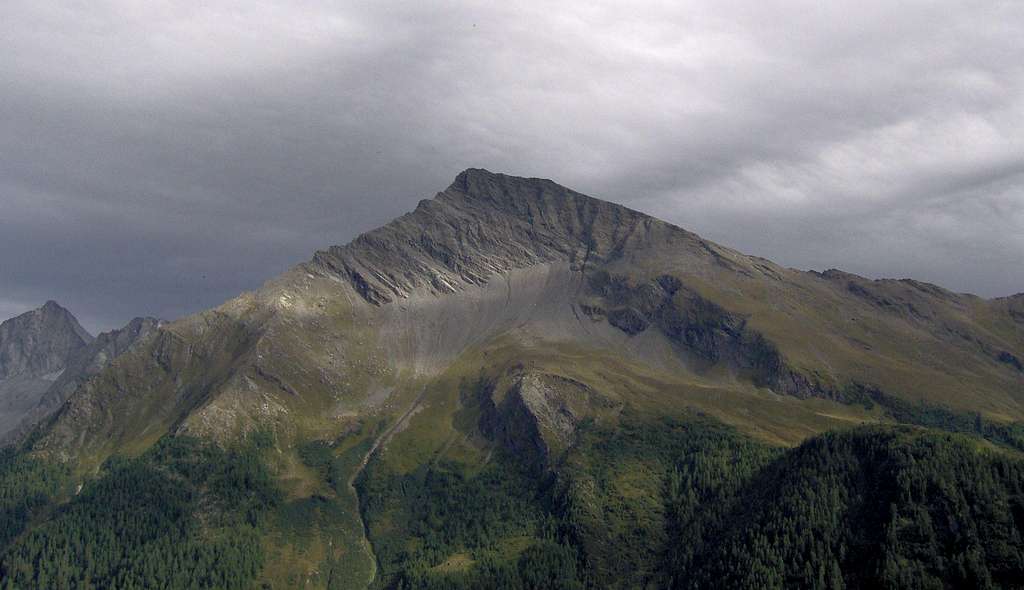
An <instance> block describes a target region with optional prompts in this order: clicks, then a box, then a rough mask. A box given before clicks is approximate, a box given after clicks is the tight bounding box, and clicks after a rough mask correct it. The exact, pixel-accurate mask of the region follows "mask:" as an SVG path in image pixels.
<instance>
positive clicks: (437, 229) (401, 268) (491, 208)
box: [309, 168, 713, 305]
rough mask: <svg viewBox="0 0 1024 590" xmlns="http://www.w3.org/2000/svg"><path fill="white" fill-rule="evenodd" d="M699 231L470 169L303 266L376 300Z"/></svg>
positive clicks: (603, 256)
mask: <svg viewBox="0 0 1024 590" xmlns="http://www.w3.org/2000/svg"><path fill="white" fill-rule="evenodd" d="M659 240H660V241H665V242H668V241H686V242H691V243H693V244H696V245H700V246H701V247H704V248H707V249H708V250H711V249H712V248H713V246H712V245H711V244H710V243H708V242H704V241H703V240H701V239H700V238H699V237H698V236H696V235H695V234H692V233H689V232H687V231H685V230H683V229H681V228H678V227H676V226H673V225H671V224H668V223H665V222H663V221H660V220H658V219H655V218H653V217H650V216H648V215H645V214H643V213H640V212H638V211H634V210H632V209H629V208H627V207H623V206H621V205H616V204H613V203H610V202H607V201H602V200H599V199H595V198H592V197H588V196H586V195H583V194H580V193H577V192H575V191H573V190H570V189H568V188H565V187H563V186H560V185H558V184H556V183H554V182H552V181H550V180H546V179H538V178H520V177H515V176H508V175H505V174H495V173H491V172H488V171H487V170H483V169H475V168H471V169H468V170H465V171H464V172H462V173H460V174H459V175H458V176H457V177H456V178H455V181H454V182H452V184H451V185H450V186H449V187H448V188H447V189H445V190H444V191H442V192H440V193H438V194H437V196H436V197H434V199H432V200H423V201H421V202H420V203H419V206H417V207H416V209H415V210H414V211H412V212H411V213H408V214H406V215H403V216H402V217H400V218H398V219H396V220H395V221H392V222H391V223H389V224H387V225H385V226H384V227H381V228H379V229H376V230H373V231H370V232H368V233H365V234H363V235H361V236H359V237H357V238H356V239H355V240H353V241H352V242H350V243H349V244H347V245H345V246H335V247H332V248H330V249H328V250H325V251H321V252H318V253H317V254H316V256H315V257H314V258H313V261H312V262H311V263H310V264H309V268H310V269H312V270H314V271H316V272H320V273H325V274H328V275H333V276H337V277H341V278H344V279H345V280H347V281H349V282H350V283H351V284H352V286H353V287H354V288H355V289H356V290H357V291H358V292H359V294H360V295H361V296H362V297H363V298H364V299H366V300H367V301H368V302H370V303H373V304H375V305H380V304H384V303H389V302H391V301H393V300H395V299H396V298H404V297H408V296H409V295H410V294H411V293H412V292H413V291H414V290H416V289H417V288H421V287H422V288H424V289H426V290H428V291H429V292H431V293H433V294H435V295H438V294H443V293H452V292H455V291H458V290H461V289H463V288H465V287H466V286H468V285H481V284H484V283H486V282H487V281H488V280H489V279H490V278H491V277H493V276H494V275H496V274H501V273H505V272H508V271H510V270H513V269H517V268H526V267H529V266H532V265H536V264H541V263H551V262H556V261H563V262H568V263H570V264H572V265H574V266H575V267H576V268H577V269H581V268H583V267H585V266H586V264H587V263H588V262H590V263H592V264H597V263H601V262H607V261H609V260H611V259H614V258H615V257H619V256H622V255H623V253H624V252H626V251H629V250H637V249H643V248H646V247H650V246H651V245H652V244H653V243H655V242H657V241H659Z"/></svg>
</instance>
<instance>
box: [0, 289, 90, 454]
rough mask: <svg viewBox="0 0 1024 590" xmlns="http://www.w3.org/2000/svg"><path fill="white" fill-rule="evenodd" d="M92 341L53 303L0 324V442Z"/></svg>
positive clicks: (73, 319)
mask: <svg viewBox="0 0 1024 590" xmlns="http://www.w3.org/2000/svg"><path fill="white" fill-rule="evenodd" d="M90 341H92V336H90V335H89V333H88V332H86V331H85V329H83V328H82V326H81V325H79V323H78V320H77V319H75V316H73V315H71V312H69V311H68V310H66V309H64V308H63V307H61V306H60V305H58V304H57V303H56V302H54V301H47V302H46V304H45V305H43V306H42V307H40V308H39V309H35V310H32V311H30V312H27V313H24V314H22V315H19V316H17V317H15V318H11V319H9V320H7V321H5V322H4V323H2V324H0V437H2V436H3V435H4V434H5V433H7V432H8V431H10V430H11V429H12V428H13V427H14V426H15V425H16V424H17V423H18V422H19V421H20V420H21V419H22V417H24V415H25V414H26V413H27V412H28V411H29V410H30V409H31V408H33V407H35V405H36V404H37V403H38V402H39V399H40V398H41V397H42V396H43V394H45V393H46V391H47V390H48V389H49V388H50V387H51V386H52V385H53V383H54V380H56V379H58V378H59V377H60V376H61V375H62V372H63V371H64V370H65V368H66V367H67V364H68V363H69V362H70V360H71V359H72V358H73V357H74V356H75V354H77V353H78V352H80V351H82V350H83V349H85V347H86V346H88V344H89V342H90Z"/></svg>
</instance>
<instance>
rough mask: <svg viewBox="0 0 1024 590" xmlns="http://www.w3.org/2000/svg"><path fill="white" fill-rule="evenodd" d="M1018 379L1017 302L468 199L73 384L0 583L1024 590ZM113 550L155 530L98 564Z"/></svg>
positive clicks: (572, 204)
mask: <svg viewBox="0 0 1024 590" xmlns="http://www.w3.org/2000/svg"><path fill="white" fill-rule="evenodd" d="M1021 359H1024V306H1022V302H1021V299H1020V297H1019V296H1018V297H1013V298H1005V299H999V300H984V299H981V298H978V297H974V296H970V295H961V294H954V293H950V292H947V291H944V290H942V289H940V288H938V287H935V286H932V285H926V284H922V283H918V282H914V281H870V280H867V279H864V278H861V277H856V276H854V275H848V274H845V273H841V272H839V271H828V272H825V273H813V272H801V271H796V270H793V269H786V268H782V267H780V266H778V265H775V264H773V263H771V262H769V261H766V260H763V259H760V258H756V257H751V256H746V255H743V254H740V253H738V252H735V251H733V250H730V249H728V248H724V247H722V246H719V245H717V244H713V243H711V242H708V241H706V240H703V239H701V238H700V237H699V236H696V235H694V234H692V233H689V232H687V231H685V230H682V229H680V228H678V227H675V226H672V225H670V224H667V223H664V222H661V221H659V220H656V219H653V218H650V217H648V216H645V215H643V214H641V213H638V212H635V211H631V210H629V209H626V208H624V207H620V206H617V205H614V204H611V203H607V202H604V201H599V200H596V199H591V198H589V197H586V196H583V195H580V194H578V193H575V192H573V191H570V190H568V189H565V188H563V187H560V186H558V185H556V184H554V183H552V182H550V181H545V180H538V179H524V178H517V177H510V176H504V175H497V174H491V173H489V172H486V171H482V170H467V171H466V172H464V173H462V174H460V175H459V177H458V178H457V179H456V181H455V182H454V183H453V184H452V185H451V186H450V187H449V188H448V189H446V190H445V191H443V192H441V193H439V194H438V195H437V197H435V198H434V199H433V200H427V201H423V202H421V203H420V205H419V206H418V207H417V208H416V210H415V211H413V212H411V213H409V214H407V215H405V216H403V217H401V218H399V219H397V220H395V221H394V222H392V223H391V224H389V225H387V226H385V227H383V228H380V229H378V230H375V231H373V232H369V233H367V234H364V235H363V236H360V237H359V238H357V239H356V240H354V241H353V242H351V243H350V244H348V245H346V246H341V247H333V248H330V249H329V250H326V251H323V252H319V253H317V255H316V256H315V257H314V258H313V260H311V261H310V262H308V263H305V264H302V265H299V266H297V267H295V268H294V269H292V270H290V271H288V272H287V273H285V274H284V275H282V276H280V277H278V278H276V279H274V280H272V281H270V282H268V283H267V284H266V285H265V286H264V287H263V288H261V289H260V290H258V291H255V292H252V293H246V294H243V295H241V296H240V297H238V298H237V299H235V300H232V301H229V302H227V303H225V304H224V305H223V306H221V307H219V308H217V309H215V310H210V311H208V312H204V313H201V314H198V315H196V316H192V317H189V318H184V319H182V320H178V321H176V322H172V323H170V324H166V325H163V326H161V327H160V328H159V329H158V330H157V332H156V333H155V334H154V335H153V336H151V337H149V338H147V339H146V340H145V341H144V342H142V343H140V344H139V345H138V346H136V347H135V348H133V349H132V350H130V351H128V352H126V353H125V354H123V355H121V356H119V357H118V358H117V359H115V360H114V361H113V362H112V363H111V365H110V366H109V367H108V368H107V369H105V370H104V371H102V372H101V373H100V374H98V375H96V376H95V377H93V378H91V379H89V380H88V381H87V382H85V383H84V384H83V385H82V386H81V387H79V388H78V389H77V390H76V391H75V392H74V393H73V394H72V395H71V397H70V398H69V400H68V402H67V403H66V404H65V405H64V406H63V407H62V408H61V410H60V411H59V412H58V413H57V414H56V415H54V416H53V417H52V418H51V419H49V420H48V421H47V422H46V423H45V424H42V425H41V426H40V427H39V428H38V429H37V430H36V432H35V433H33V435H32V437H30V438H29V439H28V440H24V441H22V443H21V445H20V447H19V449H18V450H17V451H16V452H13V451H12V452H9V454H8V455H5V458H4V466H3V469H2V470H0V480H2V486H0V490H2V494H3V495H2V496H0V499H2V501H3V502H2V504H0V506H2V509H3V511H4V512H3V518H4V521H5V522H10V523H14V525H12V526H13V527H14V528H12V529H10V530H11V531H12V532H9V533H8V535H7V538H6V540H5V541H4V547H3V550H2V551H3V553H2V555H3V557H2V560H3V561H2V564H3V565H2V568H3V569H2V570H0V571H2V572H4V574H3V575H4V583H6V584H9V585H13V587H24V586H26V585H27V586H29V587H31V586H32V585H33V584H38V583H39V579H38V577H37V578H31V577H30V576H39V575H44V576H48V577H47V578H46V579H45V580H44V581H51V580H60V582H59V583H60V584H64V585H66V586H68V587H90V586H89V585H90V584H91V585H93V586H104V585H106V586H117V587H130V586H131V584H135V585H139V584H152V585H156V586H165V587H173V585H174V584H191V585H193V586H199V587H225V586H232V587H261V586H262V587H270V588H366V587H373V588H397V587H403V588H463V587H466V588H469V587H474V588H479V587H508V588H559V587H561V588H591V587H593V588H606V587H609V588H637V587H641V588H642V587H650V588H664V587H677V588H684V587H685V588H691V587H707V586H708V585H710V584H711V581H713V580H719V579H727V580H730V583H731V585H732V586H735V587H750V588H755V587H757V588H762V587H813V588H833V587H853V588H858V587H860V588H869V587H906V588H911V587H915V588H916V587H922V588H924V587H950V588H952V587H964V585H965V584H966V585H974V586H977V587H986V586H989V587H1019V586H1020V585H1021V581H1020V578H1019V572H1020V571H1022V570H1024V566H1022V564H1021V552H1022V551H1024V546H1022V543H1021V527H1022V524H1024V522H1022V516H1021V505H1022V504H1021V493H1022V492H1021V480H1020V475H1019V474H1020V469H1021V467H1020V463H1019V459H1018V456H1019V453H1020V451H1021V450H1024V436H1022V434H1021V433H1022V430H1021V427H1020V426H1019V424H1018V423H1019V422H1020V421H1022V420H1024V405H1022V401H1024V400H1022V397H1024V368H1022V366H1021ZM898 424H904V425H905V426H898ZM951 433H955V434H951ZM253 441H256V442H253ZM179 445H194V449H201V452H199V451H196V452H195V457H197V459H196V461H198V462H199V463H202V464H207V463H208V464H209V465H208V466H207V467H203V468H202V469H200V468H199V466H198V465H192V464H191V463H189V462H187V461H186V462H183V461H182V460H179V459H175V457H177V456H178V455H176V454H175V452H174V451H173V450H174V449H176V448H179V447H178V446H179ZM189 448H193V447H189ZM233 462H240V463H241V464H242V465H243V470H242V472H241V473H235V472H231V473H232V474H230V475H229V474H225V473H224V472H225V470H227V467H226V464H229V463H233ZM228 471H230V470H228ZM5 474H6V475H5ZM172 482H173V483H174V484H175V485H176V486H178V487H179V488H180V489H179V490H178V492H176V493H175V494H171V495H168V496H167V497H166V498H164V497H162V496H161V495H160V494H154V493H151V491H152V490H154V489H163V488H164V487H166V486H169V485H170V483H172ZM79 485H81V486H82V487H81V491H80V493H77V494H76V491H77V490H78V489H79V488H78V486H79ZM129 498H134V500H132V501H129ZM239 498H241V499H244V501H229V499H233V500H237V499H239ZM111 507H118V509H117V510H114V511H112V509H111ZM122 513H124V514H125V515H126V516H124V517H122V516H119V515H120V514H122ZM126 519H128V520H126ZM130 519H136V520H130ZM126 522H144V523H153V524H154V526H156V525H159V526H158V527H157V528H158V529H159V531H162V532H159V534H157V533H153V534H150V532H151V531H149V529H147V528H146V527H138V528H139V531H137V534H136V535H135V536H131V535H127V536H125V535H122V536H119V537H117V538H115V539H112V540H111V539H107V538H106V537H103V535H105V534H107V533H104V531H109V530H121V529H119V528H118V527H124V526H125V525H126ZM15 529H16V532H14V531H15ZM45 539H52V541H51V542H43V540H45ZM115 541H116V542H115ZM86 546H89V547H93V548H95V550H100V553H101V554H100V555H98V556H97V555H95V554H90V556H89V557H88V560H91V561H88V560H86V558H85V557H82V555H80V553H79V552H78V551H77V549H78V548H81V549H82V551H84V548H85V547H86ZM69 548H76V550H71V549H69ZM164 548H166V550H165V549H164ZM157 549H159V550H157ZM89 551H93V549H90V550H89ZM147 552H148V553H147ZM218 552H219V553H218ZM147 554H149V555H153V556H154V557H152V558H150V559H149V560H148V561H147V559H145V558H144V556H145V555H147ZM211 555H213V556H216V555H221V556H229V557H230V558H229V557H223V558H217V559H216V560H214V561H218V562H221V563H226V564H230V568H228V569H223V568H222V569H216V568H214V569H213V570H211V569H210V567H213V566H211V565H210V564H211V563H212V562H211V559H212V558H211ZM83 560H85V561H83ZM114 562H118V563H129V564H135V565H132V566H131V567H130V568H129V569H127V570H124V571H125V572H127V573H125V574H124V576H127V577H123V578H114V577H111V576H113V575H114V574H112V573H111V572H112V571H113V570H112V569H111V566H110V564H111V563H114ZM168 563H173V564H175V565H174V567H169V566H168V565H167V564H168ZM858 563H859V564H868V565H866V566H863V567H860V566H858V565H857V564H858ZM89 564H92V565H89ZM218 567H219V566H218ZM188 572H192V573H188ZM146 576H149V577H146ZM183 576H184V577H183ZM188 576H192V577H188ZM140 580H144V581H143V582H140Z"/></svg>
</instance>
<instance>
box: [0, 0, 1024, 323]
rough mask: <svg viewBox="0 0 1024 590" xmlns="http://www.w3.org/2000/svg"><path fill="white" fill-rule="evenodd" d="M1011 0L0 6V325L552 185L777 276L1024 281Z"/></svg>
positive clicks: (996, 288)
mask: <svg viewBox="0 0 1024 590" xmlns="http://www.w3.org/2000/svg"><path fill="white" fill-rule="evenodd" d="M1022 55H1024V4H1022V3H1020V2H1015V1H1006V2H999V1H986V2H931V1H929V2H901V3H892V2H865V1H859V2H838V1H837V2H818V1H813V2H811V1H807V2H803V1H790V2H780V3H776V2H753V1H744V2H728V1H726V2H722V1H721V0H716V1H706V2H705V1H699V2H655V1H631V2H620V3H613V2H600V1H598V2H595V1H587V2H560V3H550V2H514V3H484V2H387V1H382V2H359V3H354V2H353V3H339V2H297V1H295V0H287V1H285V0H281V1H263V2H256V1H246V2H241V1H238V2H217V1H214V2H185V1H177V2H175V1H170V0H165V1H153V2H136V1H134V0H123V1H104V0H96V1H92V2H35V1H22V0H7V1H6V2H4V3H3V5H2V6H0V316H3V317H6V316H9V315H13V314H14V313H17V312H20V311H24V310H26V309H28V308H31V307H35V306H38V305H39V304H41V303H42V302H43V301H45V300H46V299H56V300H58V301H60V302H62V303H63V304H65V305H66V306H68V307H69V308H70V309H71V310H72V311H73V312H75V313H76V314H77V315H79V317H81V318H82V319H83V322H84V323H85V324H86V326H87V327H88V328H90V329H92V330H94V331H95V330H97V329H107V328H111V327H114V326H116V325H119V324H122V323H124V322H125V321H127V320H128V319H129V318H130V317H132V316H135V315H157V316H161V317H164V318H174V317H178V316H180V315H183V314H186V313H189V312H193V311H197V310H199V309H203V308H206V307H211V306H214V305H217V304H218V303H220V302H222V301H224V300H225V299H228V298H230V297H232V296H234V295H236V294H238V293H239V292H241V291H244V290H247V289H252V288H255V287H257V286H258V285H259V284H261V283H262V282H263V281H264V280H266V279H268V278H270V277H272V276H273V275H274V274H276V273H278V272H280V271H282V270H284V269H286V268H287V267H288V266H290V265H292V264H294V263H296V262H299V261H302V260H305V259H307V258H309V256H311V254H312V252H313V251H314V250H316V249H318V248H323V247H326V246H328V245H331V244H338V243H344V242H346V241H348V240H349V239H351V238H352V237H354V236H355V235H356V234H358V233H359V232H361V231H365V230H368V229H371V228H373V227H375V226H377V225H380V224H381V223H383V222H386V221H387V220H389V219H390V218H392V217H394V216H397V215H398V214H400V213H402V212H404V211H406V210H408V209H410V208H412V207H413V206H414V205H415V203H416V201H418V200H419V199H421V198H425V197H429V196H431V195H432V194H433V193H434V192H436V191H438V190H441V189H443V188H444V187H445V186H447V184H448V183H449V182H450V181H451V179H452V178H453V177H454V176H455V174H457V173H458V172H459V171H460V170H462V169H464V168H467V167H471V166H478V167H485V168H489V169H491V170H495V171H502V172H508V173H511V174H520V175H527V176H541V177H547V178H552V179H554V180H556V181H558V182H560V183H562V184H565V185H568V186H571V187H573V188H575V189H577V190H580V191H582V192H586V193H588V194H592V195H594V196H597V197H601V198H606V199H609V200H613V201H616V202H620V203H623V204H625V205H628V206H631V207H634V208H637V209H640V210H643V211H646V212H649V213H651V214H654V215H657V216H659V217H662V218H664V219H667V220H670V221H673V222H675V223H678V224H679V225H682V226H684V227H686V228H688V229H691V230H693V231H696V232H698V233H700V234H702V235H704V236H705V237H708V238H710V239H713V240H715V241H718V242H721V243H723V244H725V245H729V246H733V247H736V248H738V249H740V250H743V251H747V252H749V253H753V254H758V255H761V256H765V257H768V258H772V259H775V260H777V261H778V262H781V263H783V264H787V265H791V266H795V267H798V268H815V269H824V268H828V267H839V268H843V269H846V270H850V271H853V272H858V273H861V274H865V275H868V276H872V277H879V276H914V277H915V278H920V279H923V280H929V281H933V282H936V283H938V284H940V285H943V286H946V287H948V288H951V289H955V290H958V291H970V292H976V293H979V294H982V295H986V296H996V295H1007V294H1010V293H1013V292H1017V291H1022V290H1024V270H1022V269H1024V59H1021V56H1022Z"/></svg>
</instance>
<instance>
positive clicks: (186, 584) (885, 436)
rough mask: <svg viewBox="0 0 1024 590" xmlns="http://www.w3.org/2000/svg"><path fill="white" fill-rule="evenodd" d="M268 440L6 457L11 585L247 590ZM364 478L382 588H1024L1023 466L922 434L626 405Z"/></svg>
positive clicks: (269, 507) (317, 456)
mask: <svg viewBox="0 0 1024 590" xmlns="http://www.w3.org/2000/svg"><path fill="white" fill-rule="evenodd" d="M272 445H273V441H272V438H271V437H270V436H269V435H255V436H251V437H249V439H247V440H246V442H245V443H244V444H240V445H238V446H236V447H233V448H228V449H224V448H221V447H219V446H217V445H215V444H212V443H207V442H202V441H200V440H198V439H195V438H190V437H187V436H179V437H167V438H164V439H163V440H161V441H160V442H159V443H158V444H157V445H155V446H154V447H153V448H151V449H150V450H148V451H146V452H145V453H143V454H142V455H141V456H138V457H135V458H121V457H115V458H112V459H110V460H108V461H107V462H106V463H105V464H104V465H103V467H102V469H101V471H100V473H99V474H98V475H97V476H96V477H94V478H93V479H91V480H89V481H87V482H86V483H85V484H84V485H83V486H82V488H81V490H77V493H75V492H76V490H72V489H69V487H68V486H69V485H70V482H71V479H70V478H69V473H68V472H67V471H66V470H65V469H64V468H62V467H60V466H59V465H58V464H55V463H52V462H48V461H45V460H42V459H38V458H34V457H31V456H27V455H24V454H20V453H17V452H15V451H11V450H8V451H5V452H4V453H3V455H2V461H3V462H2V465H0V500H2V515H0V517H2V519H3V522H4V527H3V533H4V537H3V539H2V542H3V550H2V556H0V575H2V577H3V584H4V588H140V589H141V588H249V587H254V586H255V585H257V583H258V580H259V579H260V571H261V568H262V567H263V565H264V562H263V559H264V555H263V551H264V549H263V546H262V545H261V540H260V539H261V534H262V532H263V530H264V527H265V525H266V521H267V518H268V516H269V515H271V514H272V513H273V512H274V511H275V510H276V509H277V508H278V507H279V506H280V505H281V502H282V496H281V492H280V490H279V489H278V486H277V483H276V481H275V479H274V477H273V476H272V474H271V473H270V472H269V471H268V469H267V466H266V462H265V460H264V455H265V453H267V452H268V450H269V449H270V448H271V447H272ZM303 456H304V458H305V460H306V461H308V462H309V463H310V464H311V465H313V466H316V467H318V468H321V469H323V470H324V473H328V474H329V472H330V462H331V460H332V459H331V458H330V457H329V456H327V455H325V454H323V453H318V452H316V451H315V450H313V451H311V450H309V449H307V450H306V451H305V452H304V453H303ZM356 485H357V486H358V488H359V497H360V498H362V499H363V500H362V506H361V510H362V512H363V515H364V518H365V520H366V523H367V531H368V535H369V538H370V540H371V541H372V543H373V547H374V550H375V553H376V557H377V560H378V564H379V571H378V575H377V577H376V581H375V583H374V584H375V586H376V587H380V588H402V589H411V588H427V589H435V588H436V589H452V590H454V589H462V588H467V589H468V588H510V589H524V590H525V589H537V590H540V589H557V588H564V589H583V588H677V589H698V588H710V587H719V586H720V587H728V588H750V589H755V588H820V589H839V588H907V589H911V588H914V589H917V588H920V589H931V588H936V589H939V588H949V589H953V588H1020V587H1024V537H1022V532H1024V463H1022V462H1021V460H1020V459H1019V458H1017V457H1016V456H1014V454H1013V452H1012V451H1009V450H1006V449H1002V448H997V447H994V446H992V445H990V444H988V443H985V442H983V441H981V440H980V439H976V438H968V437H966V436H963V435H959V434H952V433H943V432H936V431H928V430H922V429H920V428H916V427H909V426H902V427H881V426H873V427H861V428H858V429H853V430H849V431H845V432H836V433H827V434H825V435H822V436H818V437H815V438H812V439H810V440H808V441H807V442H805V443H804V444H802V445H800V446H799V447H796V448H793V449H789V450H784V449H779V448H776V447H771V446H767V445H764V444H762V443H759V442H755V441H753V440H751V439H749V438H747V437H745V436H743V435H740V434H738V433H736V432H735V431H734V430H732V429H731V428H729V427H726V426H724V425H721V424H719V423H717V422H714V421H713V420H710V419H708V418H704V417H690V418H686V419H667V418H658V419H644V418H641V417H639V416H636V415H633V416H628V417H626V418H624V419H623V421H622V423H620V424H619V425H618V426H617V427H616V428H615V429H614V430H611V429H606V428H605V427H602V426H599V425H596V424H593V423H591V424H588V425H586V426H585V427H584V431H583V433H582V434H581V437H580V441H579V442H578V444H577V445H575V447H574V448H573V449H571V450H570V451H569V452H568V453H567V455H566V457H565V459H564V460H563V462H562V463H561V464H560V465H559V466H558V467H557V468H554V469H546V470H544V471H543V472H541V471H538V470H537V467H536V466H535V465H530V464H527V463H524V462H522V461H519V460H517V458H516V457H515V456H512V455H510V454H507V453H500V452H499V453H496V455H495V456H494V457H493V458H492V459H491V461H490V462H489V463H488V464H487V465H484V466H483V467H481V468H478V469H475V470H467V469H466V468H465V467H464V466H460V465H459V464H457V463H453V462H444V461H441V462H436V463H434V464H431V465H429V466H421V467H419V468H417V469H415V470H413V471H411V472H408V473H404V474H398V473H392V472H389V471H388V470H387V468H386V467H385V466H384V465H383V464H382V463H381V462H379V461H372V462H371V464H370V465H369V467H368V468H367V470H366V471H365V473H364V475H363V476H362V477H361V478H360V479H359V481H358V482H357V483H356ZM341 567H344V564H341Z"/></svg>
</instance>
